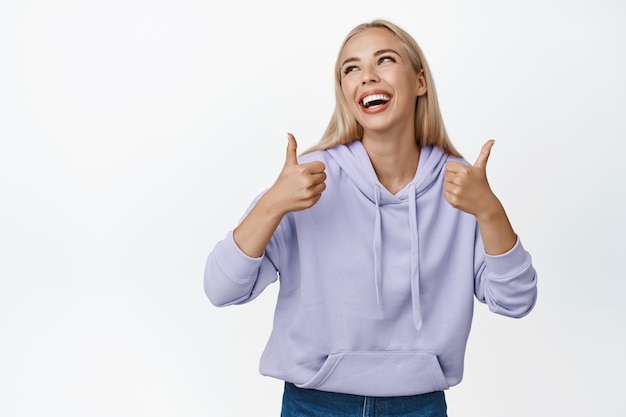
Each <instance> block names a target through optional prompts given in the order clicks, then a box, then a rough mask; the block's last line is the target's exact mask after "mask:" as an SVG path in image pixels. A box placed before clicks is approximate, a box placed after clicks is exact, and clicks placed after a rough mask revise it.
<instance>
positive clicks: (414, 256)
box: [373, 184, 422, 334]
mask: <svg viewBox="0 0 626 417" xmlns="http://www.w3.org/2000/svg"><path fill="white" fill-rule="evenodd" d="M415 194H416V193H415V185H414V184H410V185H409V197H408V198H409V230H410V234H411V276H410V279H411V299H412V302H413V303H412V304H413V321H414V323H415V328H416V329H417V332H418V334H419V333H420V332H421V330H422V306H421V301H420V271H419V240H418V233H417V203H416V201H415V199H416V195H415ZM374 203H375V205H376V220H375V223H374V242H373V246H374V285H375V286H376V301H377V302H378V308H379V309H380V311H382V310H383V297H382V292H383V267H382V253H381V251H382V220H381V216H380V186H379V185H378V184H374Z"/></svg>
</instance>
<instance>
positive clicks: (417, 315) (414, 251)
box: [409, 184, 422, 333]
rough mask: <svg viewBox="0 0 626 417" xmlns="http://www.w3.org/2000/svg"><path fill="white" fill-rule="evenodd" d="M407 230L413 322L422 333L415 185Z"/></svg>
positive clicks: (412, 187) (410, 198)
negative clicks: (409, 244) (409, 231)
mask: <svg viewBox="0 0 626 417" xmlns="http://www.w3.org/2000/svg"><path fill="white" fill-rule="evenodd" d="M409 229H410V230H411V299H412V300H413V321H414V322H415V328H416V329H417V332H418V333H420V332H421V331H422V305H421V301H420V269H419V239H418V237H417V203H416V201H415V185H414V184H410V185H409Z"/></svg>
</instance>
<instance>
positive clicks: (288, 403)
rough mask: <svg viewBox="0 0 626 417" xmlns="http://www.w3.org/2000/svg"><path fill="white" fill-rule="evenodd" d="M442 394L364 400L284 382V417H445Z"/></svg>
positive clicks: (445, 408) (356, 396)
mask: <svg viewBox="0 0 626 417" xmlns="http://www.w3.org/2000/svg"><path fill="white" fill-rule="evenodd" d="M446 410H447V406H446V400H445V396H444V393H443V391H435V392H431V393H428V394H421V395H411V396H406V397H364V396H361V395H351V394H338V393H335V392H324V391H317V390H313V389H303V388H298V387H296V386H295V385H293V384H291V383H289V382H287V383H285V392H284V394H283V408H282V412H281V414H280V415H281V417H446Z"/></svg>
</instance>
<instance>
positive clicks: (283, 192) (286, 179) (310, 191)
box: [263, 133, 326, 216]
mask: <svg viewBox="0 0 626 417" xmlns="http://www.w3.org/2000/svg"><path fill="white" fill-rule="evenodd" d="M287 140H288V143H287V154H286V156H285V165H283V170H282V171H281V173H280V175H279V176H278V178H277V179H276V182H275V183H274V185H272V187H271V188H270V189H269V190H268V191H267V192H266V193H265V195H264V196H263V199H264V200H265V203H266V204H268V205H269V206H271V207H273V208H274V209H275V210H277V211H278V214H279V215H281V216H284V215H285V214H287V213H289V212H291V211H300V210H305V209H308V208H310V207H313V206H314V205H315V204H316V203H317V202H318V201H319V199H320V198H321V196H322V192H323V191H324V190H325V189H326V183H325V182H324V181H326V173H325V172H324V170H325V169H326V166H325V165H324V163H323V162H321V161H312V162H307V163H305V164H298V157H297V153H296V150H297V146H298V144H297V142H296V138H294V136H293V135H292V134H291V133H288V134H287Z"/></svg>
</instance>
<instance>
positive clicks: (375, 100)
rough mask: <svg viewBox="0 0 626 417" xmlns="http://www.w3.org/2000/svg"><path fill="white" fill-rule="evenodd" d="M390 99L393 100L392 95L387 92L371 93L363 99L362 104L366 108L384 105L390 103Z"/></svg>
mask: <svg viewBox="0 0 626 417" xmlns="http://www.w3.org/2000/svg"><path fill="white" fill-rule="evenodd" d="M389 100H391V97H389V96H388V95H386V94H370V95H369V96H366V97H364V98H363V100H361V105H362V106H363V107H365V108H366V109H370V108H372V107H376V106H382V105H383V104H386V103H388V102H389Z"/></svg>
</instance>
